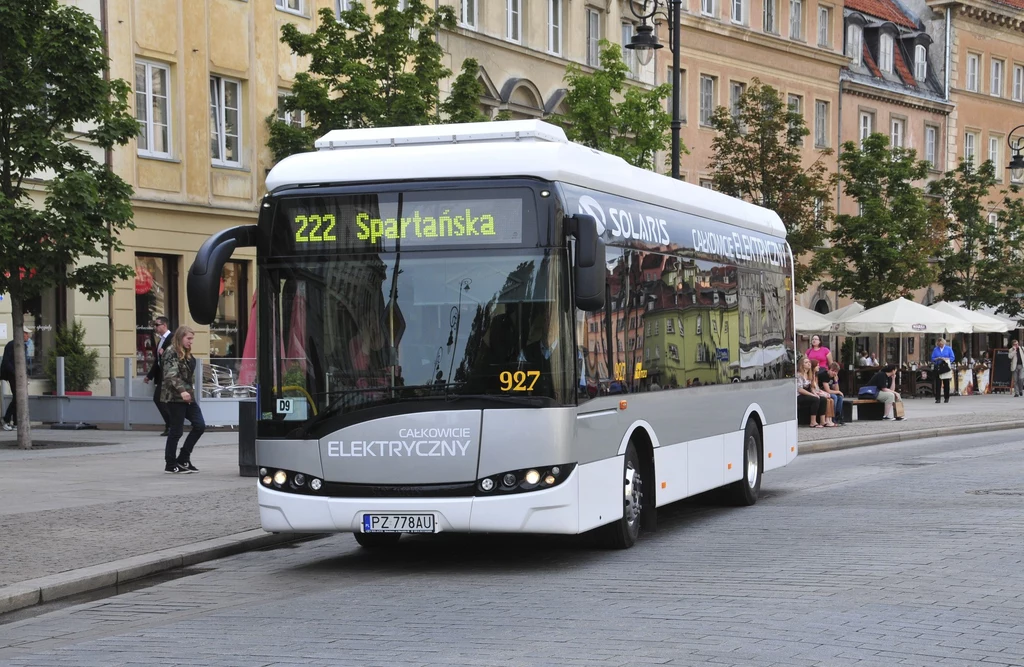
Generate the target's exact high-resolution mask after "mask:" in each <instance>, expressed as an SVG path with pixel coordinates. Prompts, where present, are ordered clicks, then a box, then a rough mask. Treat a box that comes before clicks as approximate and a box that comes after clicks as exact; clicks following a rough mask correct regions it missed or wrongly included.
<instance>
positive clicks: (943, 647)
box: [0, 430, 1024, 667]
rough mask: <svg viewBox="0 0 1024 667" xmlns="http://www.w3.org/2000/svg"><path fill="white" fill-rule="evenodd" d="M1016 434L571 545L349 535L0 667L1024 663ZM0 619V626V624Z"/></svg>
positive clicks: (211, 581)
mask: <svg viewBox="0 0 1024 667" xmlns="http://www.w3.org/2000/svg"><path fill="white" fill-rule="evenodd" d="M1022 439H1024V431H1019V430H1018V431H1000V432H996V433H991V434H978V435H971V436H959V437H953V438H937V439H931V440H917V441H911V442H904V443H896V444H892V445H888V446H885V447H870V448H862V449H848V450H842V451H836V452H831V453H825V454H816V455H814V456H807V457H803V458H798V459H797V460H796V461H795V462H794V463H793V464H792V465H790V466H788V467H787V468H785V469H782V470H778V471H773V472H771V473H769V474H768V475H766V477H765V481H764V486H763V487H762V488H763V494H764V495H763V498H762V500H761V502H759V503H758V504H757V505H755V506H753V507H750V508H742V509H740V508H725V507H720V506H718V505H716V504H715V503H714V499H713V498H710V497H707V496H704V497H701V498H699V499H695V500H691V501H688V502H685V503H681V504H677V505H674V506H671V507H669V508H666V509H663V510H662V512H661V514H660V529H659V531H658V532H657V533H655V534H653V535H647V536H645V537H644V538H643V539H642V540H641V542H640V543H639V544H638V545H637V546H636V547H635V548H633V549H631V550H627V551H603V550H600V549H597V548H595V547H594V546H593V545H592V544H590V543H589V542H588V541H587V540H586V539H581V538H562V539H545V538H525V537H465V536H444V535H441V536H437V537H429V538H408V537H406V538H403V540H402V542H401V543H400V544H399V546H398V548H397V549H396V550H394V551H392V552H385V553H383V554H382V553H380V552H377V553H374V552H367V551H363V550H361V549H359V548H358V547H357V546H356V545H355V543H354V541H353V539H352V537H351V536H349V535H338V536H333V537H330V538H326V539H321V540H316V541H312V542H305V543H301V544H298V545H289V546H290V548H281V547H278V548H274V549H270V550H266V551H258V552H250V553H247V554H242V555H239V556H235V557H232V558H229V559H224V560H221V561H216V562H214V563H210V564H208V565H207V567H210V568H211V569H210V570H209V571H206V572H202V573H199V574H196V575H194V576H189V577H184V578H181V579H177V580H174V581H169V582H165V583H160V584H157V585H154V586H152V587H149V588H146V589H142V590H137V591H134V592H131V593H127V594H123V595H120V596H117V597H112V598H108V599H104V600H97V601H93V602H85V603H80V604H73V605H70V606H66V607H62V608H52V610H48V609H47V608H45V607H43V608H39V609H38V610H36V611H37V612H38V613H40V615H38V616H35V617H32V618H22V619H21V620H14V621H12V622H8V623H6V624H0V664H3V665H11V666H13V667H28V666H44V665H46V666H49V665H55V666H57V665H59V666H72V665H82V666H94V665H96V666H98V665H104V666H105V665H210V666H216V667H226V666H234V665H239V666H242V665H244V666H246V667H248V666H251V665H267V666H269V665H274V666H280V667H288V666H296V665H359V666H367V665H389V666H390V665H401V666H408V665H431V666H434V665H446V666H451V665H473V666H479V665H496V666H498V665H500V666H501V667H508V666H510V665H524V666H530V667H533V666H535V665H648V664H666V665H716V666H718V665H744V666H757V667H764V666H770V665H778V666H786V667H811V666H817V665H821V666H846V665H857V666H860V667H870V666H879V667H881V666H885V667H890V666H892V665H910V666H920V667H935V666H938V665H955V666H964V667H966V666H976V665H1017V666H1019V665H1024V567H1022V551H1021V550H1022V546H1021V545H1022V544H1024V483H1022V482H1021V476H1020V471H1021V470H1024V442H1022ZM0 623H3V621H2V620H0Z"/></svg>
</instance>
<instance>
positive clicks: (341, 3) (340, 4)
mask: <svg viewBox="0 0 1024 667" xmlns="http://www.w3.org/2000/svg"><path fill="white" fill-rule="evenodd" d="M350 9H352V3H351V2H350V0H338V1H337V2H336V3H335V7H334V17H335V18H336V19H338V20H339V21H340V20H341V13H342V12H347V11H348V10H350Z"/></svg>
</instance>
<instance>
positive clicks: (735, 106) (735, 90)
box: [729, 81, 747, 122]
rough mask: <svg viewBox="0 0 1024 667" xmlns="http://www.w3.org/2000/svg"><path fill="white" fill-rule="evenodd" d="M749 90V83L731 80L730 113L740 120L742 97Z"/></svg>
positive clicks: (737, 120)
mask: <svg viewBox="0 0 1024 667" xmlns="http://www.w3.org/2000/svg"><path fill="white" fill-rule="evenodd" d="M746 90H747V84H745V83H741V82H739V81H730V82H729V113H730V114H732V117H733V118H734V119H735V120H736V122H739V120H740V113H739V112H740V106H739V104H740V98H741V97H743V93H745V92H746Z"/></svg>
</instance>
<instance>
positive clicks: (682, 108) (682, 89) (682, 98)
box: [665, 67, 686, 123]
mask: <svg viewBox="0 0 1024 667" xmlns="http://www.w3.org/2000/svg"><path fill="white" fill-rule="evenodd" d="M665 83H667V84H669V85H671V84H672V68H671V67H669V68H668V69H667V70H666V71H665ZM665 110H666V111H668V112H669V113H672V100H671V98H669V99H666V100H665ZM679 115H680V117H681V118H680V120H682V122H683V123H686V70H685V69H680V70H679Z"/></svg>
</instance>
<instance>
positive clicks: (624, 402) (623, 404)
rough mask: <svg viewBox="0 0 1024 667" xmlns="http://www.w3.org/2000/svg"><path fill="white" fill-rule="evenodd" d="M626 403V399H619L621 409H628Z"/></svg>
mask: <svg viewBox="0 0 1024 667" xmlns="http://www.w3.org/2000/svg"><path fill="white" fill-rule="evenodd" d="M626 405H627V403H626V401H619V410H625V409H626Z"/></svg>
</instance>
